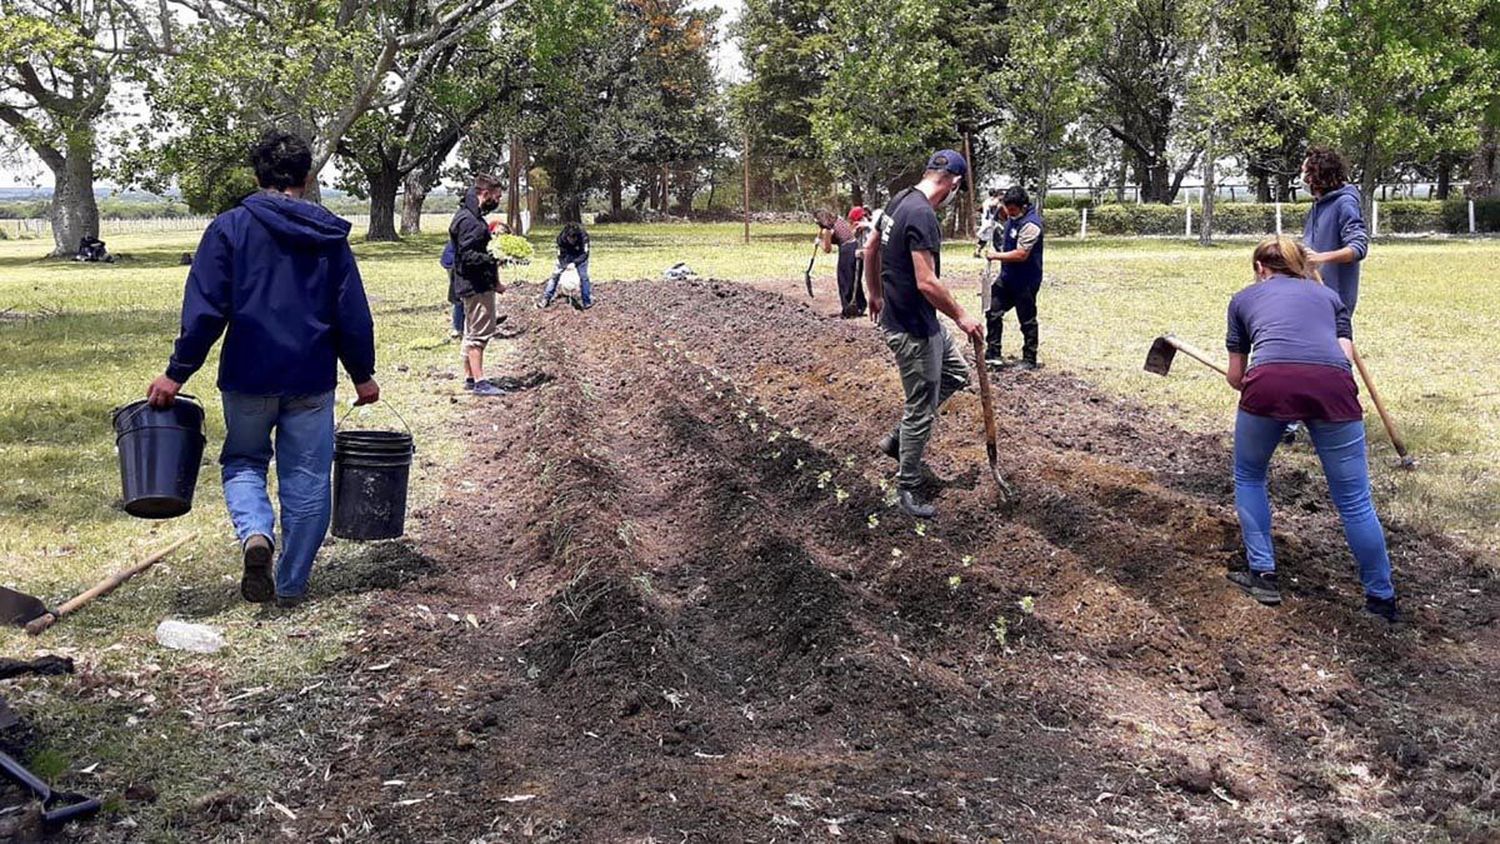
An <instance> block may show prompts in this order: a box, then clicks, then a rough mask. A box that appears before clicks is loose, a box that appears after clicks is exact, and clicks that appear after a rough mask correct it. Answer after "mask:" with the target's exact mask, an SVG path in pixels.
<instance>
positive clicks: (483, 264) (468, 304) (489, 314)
mask: <svg viewBox="0 0 1500 844" xmlns="http://www.w3.org/2000/svg"><path fill="white" fill-rule="evenodd" d="M501 197H502V189H501V186H500V180H499V179H496V178H495V177H494V176H491V175H488V174H485V173H479V174H477V175H475V176H474V186H473V187H472V188H470V189H469V190H468V191H466V192H465V193H464V197H463V201H462V202H460V203H459V206H458V211H457V212H456V213H455V214H454V215H453V221H452V222H451V223H449V224H448V242H449V244H450V245H452V247H453V268H452V269H451V270H449V271H448V283H449V287H450V289H451V292H452V297H453V298H454V299H455V300H457V301H458V302H459V303H460V304H461V305H462V306H463V310H464V331H463V334H464V339H463V351H462V353H461V354H462V358H463V367H464V389H465V390H467V391H469V392H471V393H473V394H474V395H476V396H498V395H501V394H502V392H503V391H502V390H500V388H498V387H496V386H495V385H494V384H492V383H490V382H489V381H486V380H485V378H484V348H485V346H486V345H488V343H489V341H490V339H491V338H493V337H494V336H495V333H496V328H497V326H498V325H499V324H500V322H501V320H502V319H503V317H501V316H499V315H498V314H497V313H496V307H497V304H498V302H497V297H496V294H498V293H503V292H504V291H505V285H503V284H501V283H500V262H499V261H497V260H495V256H493V255H491V254H490V227H489V225H488V224H486V223H485V221H484V215H485V214H487V213H489V212H490V211H493V210H495V209H496V208H498V207H500V199H501Z"/></svg>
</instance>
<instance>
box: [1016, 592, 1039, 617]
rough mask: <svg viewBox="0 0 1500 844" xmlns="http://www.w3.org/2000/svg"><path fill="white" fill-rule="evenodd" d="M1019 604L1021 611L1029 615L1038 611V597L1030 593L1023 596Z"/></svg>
mask: <svg viewBox="0 0 1500 844" xmlns="http://www.w3.org/2000/svg"><path fill="white" fill-rule="evenodd" d="M1017 604H1018V605H1019V606H1020V607H1021V612H1023V613H1026V614H1027V615H1031V614H1032V613H1034V612H1036V599H1035V598H1033V597H1031V596H1030V595H1027V596H1026V597H1024V598H1022V599H1021V600H1020V601H1018V602H1017Z"/></svg>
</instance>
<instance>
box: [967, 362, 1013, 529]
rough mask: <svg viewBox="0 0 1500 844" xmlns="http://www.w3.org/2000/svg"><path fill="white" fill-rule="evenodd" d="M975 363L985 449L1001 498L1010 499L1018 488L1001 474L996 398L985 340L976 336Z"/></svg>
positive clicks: (1002, 499)
mask: <svg viewBox="0 0 1500 844" xmlns="http://www.w3.org/2000/svg"><path fill="white" fill-rule="evenodd" d="M974 363H975V366H974V368H975V369H977V370H978V371H979V405H980V407H982V408H983V409H984V450H985V452H986V454H987V455H988V456H989V458H990V474H991V475H993V476H994V477H995V486H996V487H998V488H999V490H1000V500H1001V501H1009V500H1010V498H1011V496H1013V495H1015V493H1016V490H1015V487H1013V486H1011V485H1010V484H1008V483H1006V481H1005V476H1004V475H1001V474H1000V456H999V453H998V449H997V448H996V445H995V441H996V439H997V437H996V434H995V400H994V398H993V397H992V396H991V394H990V372H989V369H988V368H987V367H986V366H985V365H984V340H982V339H980V338H978V337H975V338H974Z"/></svg>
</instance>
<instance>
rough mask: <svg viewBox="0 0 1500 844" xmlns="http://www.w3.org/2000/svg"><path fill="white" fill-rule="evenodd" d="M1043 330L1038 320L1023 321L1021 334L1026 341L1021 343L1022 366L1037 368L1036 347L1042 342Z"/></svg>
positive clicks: (1023, 367) (1024, 367)
mask: <svg viewBox="0 0 1500 844" xmlns="http://www.w3.org/2000/svg"><path fill="white" fill-rule="evenodd" d="M1040 335H1041V330H1040V328H1039V327H1038V325H1037V321H1036V320H1031V321H1030V322H1023V323H1021V336H1022V337H1023V338H1024V342H1022V344H1021V368H1022V369H1036V368H1037V366H1039V364H1038V363H1037V362H1036V348H1037V346H1038V345H1039V344H1040Z"/></svg>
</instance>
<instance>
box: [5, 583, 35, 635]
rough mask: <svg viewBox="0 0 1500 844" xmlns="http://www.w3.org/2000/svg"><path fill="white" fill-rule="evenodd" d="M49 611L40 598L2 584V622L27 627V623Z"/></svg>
mask: <svg viewBox="0 0 1500 844" xmlns="http://www.w3.org/2000/svg"><path fill="white" fill-rule="evenodd" d="M46 613H47V605H46V604H43V603H42V602H41V600H40V599H38V598H35V597H32V596H31V595H27V594H26V593H25V592H17V591H16V590H14V589H7V588H5V587H4V586H0V623H3V624H14V625H15V626H17V627H25V626H26V623H27V622H29V621H31V620H32V619H35V618H41V617H42V616H43V615H45V614H46Z"/></svg>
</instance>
